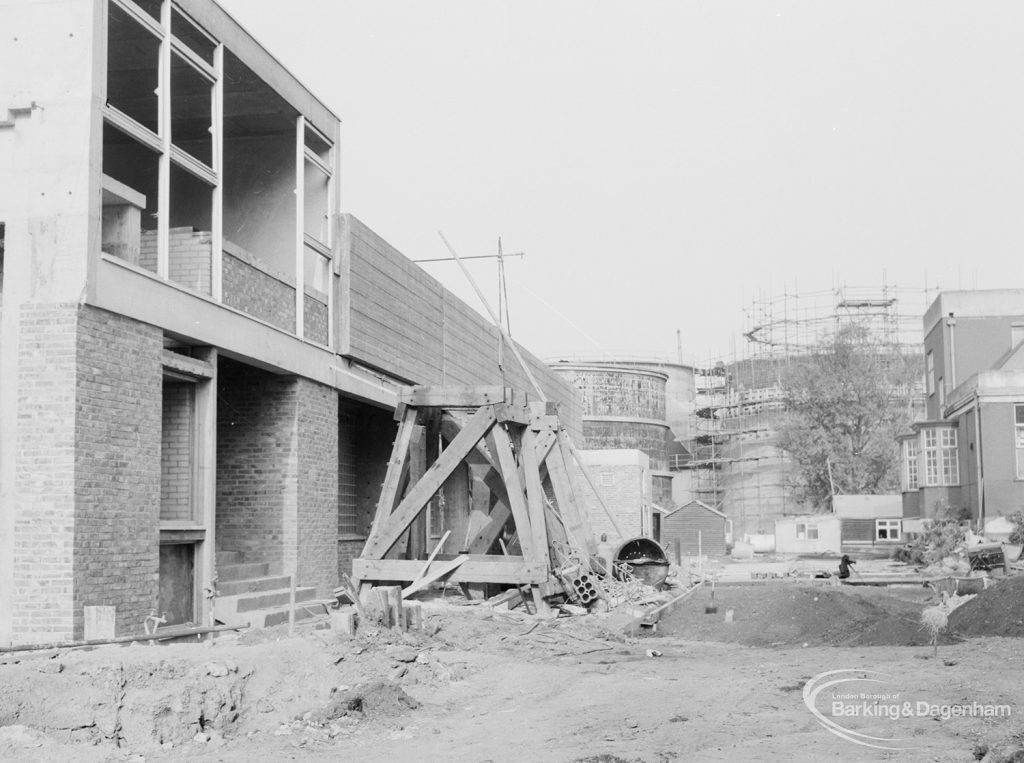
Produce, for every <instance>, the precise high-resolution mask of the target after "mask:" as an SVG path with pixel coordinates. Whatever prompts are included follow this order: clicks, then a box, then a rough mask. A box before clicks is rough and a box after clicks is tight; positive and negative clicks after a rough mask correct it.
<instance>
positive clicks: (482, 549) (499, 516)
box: [469, 502, 512, 554]
mask: <svg viewBox="0 0 1024 763" xmlns="http://www.w3.org/2000/svg"><path fill="white" fill-rule="evenodd" d="M510 516H512V510H511V509H510V508H509V507H508V504H507V503H504V502H499V503H496V504H495V505H494V508H493V509H491V513H490V516H489V517H488V520H487V524H486V525H484V526H483V527H481V528H480V530H479V531H478V532H477V534H476V535H475V536H474V538H473V540H472V541H470V544H469V553H471V554H486V553H487V552H488V551H490V550H491V546H493V545H494V541H496V540H498V536H500V535H501V528H503V527H504V526H505V523H506V522H508V518H509V517H510Z"/></svg>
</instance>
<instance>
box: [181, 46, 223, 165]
mask: <svg viewBox="0 0 1024 763" xmlns="http://www.w3.org/2000/svg"><path fill="white" fill-rule="evenodd" d="M212 126H213V83H212V82H211V81H210V80H209V79H207V78H206V77H205V76H204V75H203V74H201V73H200V72H199V71H198V70H197V69H196V68H195V67H193V66H192V65H191V64H190V63H188V62H187V61H186V60H185V59H184V58H182V57H181V56H180V55H178V54H177V53H174V54H173V55H172V56H171V142H172V143H173V144H174V145H175V146H177V147H178V148H180V149H181V150H183V151H185V152H186V153H187V154H189V155H190V156H193V157H195V158H196V159H198V160H199V161H200V162H202V163H203V164H205V165H206V166H207V167H210V166H212V165H213V127H212Z"/></svg>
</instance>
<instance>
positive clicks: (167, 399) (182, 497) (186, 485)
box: [160, 380, 195, 522]
mask: <svg viewBox="0 0 1024 763" xmlns="http://www.w3.org/2000/svg"><path fill="white" fill-rule="evenodd" d="M194 392H195V385H194V384H192V383H190V382H179V381H170V380H165V381H164V388H163V415H162V425H161V438H160V519H162V520H168V521H179V522H181V521H186V520H189V519H191V518H192V472H193V460H192V459H193V452H192V444H193V440H194V435H193V427H194V404H193V400H194V397H193V395H194Z"/></svg>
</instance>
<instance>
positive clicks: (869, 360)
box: [779, 324, 921, 509]
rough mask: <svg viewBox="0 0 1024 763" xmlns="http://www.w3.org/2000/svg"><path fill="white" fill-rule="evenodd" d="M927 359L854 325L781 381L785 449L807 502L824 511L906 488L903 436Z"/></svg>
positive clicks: (800, 362)
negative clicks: (837, 497)
mask: <svg viewBox="0 0 1024 763" xmlns="http://www.w3.org/2000/svg"><path fill="white" fill-rule="evenodd" d="M920 379H921V358H920V356H919V355H909V354H906V353H904V352H902V351H901V350H900V348H899V347H896V346H892V345H887V344H883V343H881V342H879V341H877V339H876V337H874V336H873V335H872V333H871V332H870V331H868V330H867V329H866V328H864V327H863V326H859V325H856V324H854V325H850V326H846V327H843V328H841V329H840V330H839V331H837V332H836V333H835V335H834V336H833V337H832V338H831V339H830V340H827V341H825V342H823V343H821V344H819V345H818V346H816V347H815V348H814V349H813V350H812V351H811V352H810V353H809V354H808V355H806V356H800V357H797V358H794V359H793V360H792V362H791V363H790V364H789V366H788V368H787V369H786V370H784V371H783V372H782V373H781V374H780V383H781V386H782V391H783V400H784V403H785V415H784V417H783V421H782V423H781V425H780V438H779V446H780V447H781V448H782V449H783V450H784V451H785V452H786V453H787V454H788V456H789V458H790V460H791V463H792V465H793V467H794V474H793V475H792V479H791V481H792V483H793V487H794V488H795V491H796V495H797V497H798V498H799V499H800V500H803V501H805V502H807V503H810V504H812V505H813V506H815V507H817V508H819V509H821V508H825V507H827V506H829V504H830V501H831V496H832V495H833V486H834V492H835V493H848V494H849V493H868V494H878V493H889V492H895V491H897V490H898V489H899V467H900V460H899V453H898V450H897V444H896V439H895V438H896V435H897V434H899V433H901V432H903V431H906V430H907V428H908V427H909V425H910V423H911V421H913V400H914V391H915V390H916V388H917V387H918V386H919V383H920Z"/></svg>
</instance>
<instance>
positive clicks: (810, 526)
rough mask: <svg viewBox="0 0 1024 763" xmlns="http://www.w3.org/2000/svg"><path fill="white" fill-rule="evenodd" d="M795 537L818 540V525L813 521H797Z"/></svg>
mask: <svg viewBox="0 0 1024 763" xmlns="http://www.w3.org/2000/svg"><path fill="white" fill-rule="evenodd" d="M796 539H797V540H818V525H817V524H815V523H813V522H797V523H796Z"/></svg>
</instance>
